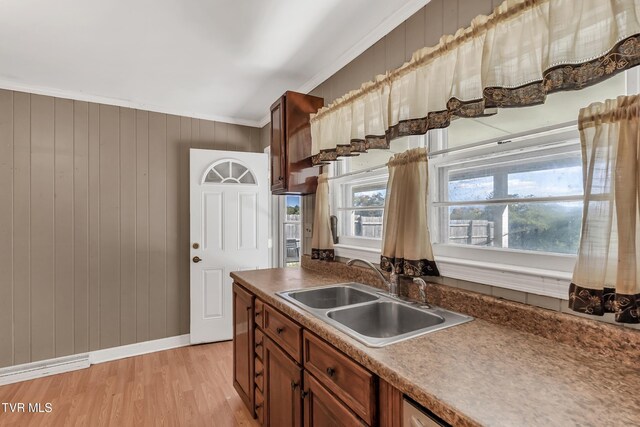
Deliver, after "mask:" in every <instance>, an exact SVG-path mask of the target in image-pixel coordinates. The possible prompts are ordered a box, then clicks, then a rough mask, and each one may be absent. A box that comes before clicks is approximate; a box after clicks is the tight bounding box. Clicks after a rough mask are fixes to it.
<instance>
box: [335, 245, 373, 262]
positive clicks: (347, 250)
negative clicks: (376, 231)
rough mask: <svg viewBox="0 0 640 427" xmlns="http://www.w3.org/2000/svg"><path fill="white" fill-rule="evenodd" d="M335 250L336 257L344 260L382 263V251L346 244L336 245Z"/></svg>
mask: <svg viewBox="0 0 640 427" xmlns="http://www.w3.org/2000/svg"><path fill="white" fill-rule="evenodd" d="M334 249H335V254H336V256H339V257H342V258H361V259H364V260H366V261H369V262H373V263H376V264H379V263H380V249H376V248H363V247H361V246H352V245H345V244H337V245H334Z"/></svg>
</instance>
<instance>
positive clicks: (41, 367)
mask: <svg viewBox="0 0 640 427" xmlns="http://www.w3.org/2000/svg"><path fill="white" fill-rule="evenodd" d="M89 366H90V363H89V353H83V354H74V355H73V356H66V357H57V358H55V359H50V360H42V361H39V362H33V363H25V364H23V365H16V366H10V367H7V368H2V369H0V386H1V385H6V384H13V383H17V382H20V381H25V380H31V379H34V378H40V377H45V376H47V375H55V374H60V373H63V372H70V371H76V370H78V369H84V368H88V367H89Z"/></svg>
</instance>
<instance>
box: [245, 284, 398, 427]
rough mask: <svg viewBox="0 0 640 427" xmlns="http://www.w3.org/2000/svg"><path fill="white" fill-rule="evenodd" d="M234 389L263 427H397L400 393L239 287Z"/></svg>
mask: <svg viewBox="0 0 640 427" xmlns="http://www.w3.org/2000/svg"><path fill="white" fill-rule="evenodd" d="M233 308H234V312H233V314H234V318H233V321H234V343H233V351H234V354H233V360H234V365H233V370H234V372H233V385H234V387H235V389H236V390H237V392H238V394H239V395H240V397H242V400H243V401H244V403H245V404H246V405H247V407H248V408H249V409H250V410H251V412H252V414H253V416H254V417H255V418H257V419H258V422H259V423H260V425H262V426H270V427H280V426H283V427H289V426H291V427H294V426H296V427H297V426H302V425H304V426H307V427H308V426H367V425H368V426H379V427H399V426H400V424H399V423H400V421H401V418H400V416H401V412H400V411H401V405H402V393H400V392H399V391H398V390H396V389H395V388H393V387H392V386H391V385H389V384H388V383H386V382H385V381H383V380H381V379H380V378H378V377H377V376H376V375H374V374H373V373H371V372H370V371H369V370H367V369H365V368H364V367H363V366H361V365H360V364H359V363H357V362H356V361H354V360H353V359H351V358H350V357H349V356H347V355H346V354H344V353H342V352H341V351H340V350H338V349H337V348H335V347H334V346H333V345H331V344H330V343H328V342H326V341H324V340H323V339H321V338H320V337H318V336H316V335H314V334H313V333H311V332H310V331H308V330H306V329H304V328H303V327H302V326H300V325H299V324H298V323H297V322H296V321H294V320H293V319H291V318H290V317H289V316H287V315H286V314H284V313H282V312H281V311H279V310H277V309H276V308H275V307H273V306H271V305H270V304H266V303H264V302H263V301H261V300H260V299H258V298H256V296H255V295H253V294H252V293H251V292H248V291H247V290H246V289H245V288H243V287H242V286H240V285H238V284H237V283H234V285H233Z"/></svg>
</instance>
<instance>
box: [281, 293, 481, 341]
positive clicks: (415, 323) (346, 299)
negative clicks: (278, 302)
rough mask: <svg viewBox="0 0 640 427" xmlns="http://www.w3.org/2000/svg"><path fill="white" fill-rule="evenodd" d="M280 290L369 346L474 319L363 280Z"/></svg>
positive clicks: (283, 295)
mask: <svg viewBox="0 0 640 427" xmlns="http://www.w3.org/2000/svg"><path fill="white" fill-rule="evenodd" d="M277 294H278V295H279V296H280V297H282V298H284V299H285V300H287V301H289V302H291V303H292V304H295V305H297V306H298V307H301V308H302V309H304V310H305V311H307V312H309V313H311V314H312V315H313V316H315V317H317V318H318V319H320V320H322V321H324V322H326V323H327V324H329V325H331V326H333V327H335V328H336V329H338V330H340V331H342V332H344V333H346V334H347V335H349V336H351V337H352V338H355V339H356V340H358V341H360V342H362V343H364V344H365V345H367V346H369V347H384V346H386V345H389V344H393V343H396V342H399V341H403V340H407V339H410V338H414V337H417V336H420V335H424V334H427V333H430V332H434V331H438V330H441V329H445V328H449V327H451V326H455V325H459V324H461V323H465V322H469V321H471V320H473V317H469V316H465V315H464V314H460V313H455V312H453V311H449V310H445V309H443V308H439V307H427V306H421V305H419V304H416V303H414V302H408V301H404V300H400V299H398V298H395V297H391V296H389V295H388V294H387V293H385V292H381V291H379V290H378V289H376V288H373V287H371V286H367V285H364V284H362V283H343V284H338V285H331V286H322V287H316V288H307V289H298V290H294V291H283V292H277Z"/></svg>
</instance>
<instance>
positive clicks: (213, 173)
mask: <svg viewBox="0 0 640 427" xmlns="http://www.w3.org/2000/svg"><path fill="white" fill-rule="evenodd" d="M204 182H205V183H207V182H209V183H214V184H255V183H256V178H255V176H253V172H251V171H250V170H249V169H248V168H247V167H246V166H244V165H242V164H240V163H238V162H236V161H234V160H221V161H219V162H216V163H215V164H214V165H213V166H211V168H209V170H208V171H207V173H206V174H205V177H204Z"/></svg>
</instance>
